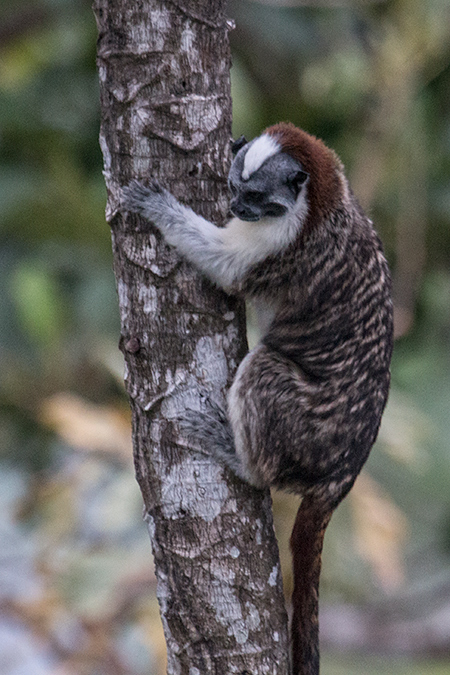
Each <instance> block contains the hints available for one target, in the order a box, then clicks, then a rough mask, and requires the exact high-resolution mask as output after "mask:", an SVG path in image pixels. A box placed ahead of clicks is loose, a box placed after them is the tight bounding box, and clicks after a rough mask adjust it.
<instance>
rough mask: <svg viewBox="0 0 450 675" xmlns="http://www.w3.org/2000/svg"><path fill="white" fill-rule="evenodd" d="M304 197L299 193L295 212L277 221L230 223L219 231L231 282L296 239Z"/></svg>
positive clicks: (304, 211)
mask: <svg viewBox="0 0 450 675" xmlns="http://www.w3.org/2000/svg"><path fill="white" fill-rule="evenodd" d="M305 193H306V191H303V192H302V194H301V195H300V197H299V199H298V201H297V203H296V205H295V208H294V209H292V211H290V212H289V213H287V214H286V215H285V216H282V217H281V218H263V219H262V220H258V221H256V222H247V221H245V220H240V219H239V218H233V219H232V220H230V222H229V223H228V224H227V226H226V227H225V229H224V230H222V241H223V245H224V248H225V250H227V251H228V252H229V253H230V254H231V258H232V260H233V263H232V266H233V268H234V272H235V278H242V277H243V276H244V275H245V272H246V271H247V269H248V268H249V267H251V266H252V265H255V264H257V263H259V262H262V261H263V260H265V259H266V258H268V257H269V256H271V255H276V254H277V253H281V252H282V251H284V250H285V249H286V248H287V247H288V246H289V244H291V243H292V242H293V241H294V240H295V239H296V237H297V236H298V234H299V232H300V230H301V228H302V225H303V223H304V221H305V218H306V214H307V212H308V204H307V201H306V194H305ZM230 271H231V270H230Z"/></svg>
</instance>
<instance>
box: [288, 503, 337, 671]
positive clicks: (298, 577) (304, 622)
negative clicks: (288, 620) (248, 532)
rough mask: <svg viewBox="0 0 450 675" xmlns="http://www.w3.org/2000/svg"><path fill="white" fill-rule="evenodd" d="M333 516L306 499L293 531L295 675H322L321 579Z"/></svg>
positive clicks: (293, 643) (293, 658)
mask: <svg viewBox="0 0 450 675" xmlns="http://www.w3.org/2000/svg"><path fill="white" fill-rule="evenodd" d="M332 512H333V509H332V508H330V507H327V506H326V505H324V504H323V502H320V501H318V500H316V499H314V497H313V496H305V497H304V498H303V501H302V503H301V504H300V507H299V509H298V512H297V517H296V519H295V524H294V529H293V530H292V535H291V551H292V562H293V570H294V591H293V594H292V608H293V614H292V628H291V632H292V675H318V674H319V578H320V569H321V563H322V546H323V538H324V534H325V530H326V527H327V525H328V523H329V521H330V518H331V514H332Z"/></svg>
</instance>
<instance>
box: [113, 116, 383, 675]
mask: <svg viewBox="0 0 450 675" xmlns="http://www.w3.org/2000/svg"><path fill="white" fill-rule="evenodd" d="M233 155H234V159H233V161H232V164H231V168H230V171H229V177H228V186H229V191H230V197H231V199H230V210H231V213H232V215H233V218H232V219H231V220H230V221H229V222H228V224H227V225H226V226H225V227H224V228H219V227H217V226H216V225H214V224H212V223H210V222H208V221H206V220H205V219H203V218H202V217H200V216H198V215H196V214H195V213H194V212H193V211H192V210H191V209H190V208H188V207H186V206H183V205H182V204H180V203H179V202H178V201H177V200H176V199H175V198H174V197H173V196H172V195H171V194H170V193H169V192H168V191H167V190H166V189H164V188H162V187H161V186H159V185H158V184H157V183H156V182H154V181H153V182H151V183H150V184H149V186H148V187H147V186H146V185H143V184H142V183H139V182H137V181H133V182H132V183H131V184H130V185H129V186H128V187H125V188H123V196H122V206H123V208H124V209H125V210H126V211H129V212H136V213H139V214H141V215H142V216H143V217H144V218H146V219H147V220H149V221H151V222H152V223H153V224H154V225H155V226H156V227H157V228H158V229H159V231H160V232H161V233H162V234H163V236H164V238H165V240H166V242H168V243H169V244H170V245H173V246H174V247H175V248H176V250H177V251H178V252H179V253H180V254H181V256H182V257H183V258H185V259H186V260H188V261H189V262H190V263H192V264H193V265H194V266H195V267H197V268H198V270H200V271H201V272H202V273H203V274H204V275H205V276H206V277H208V278H209V279H210V280H211V281H212V282H214V283H215V284H216V285H218V286H219V287H221V288H222V289H224V290H225V291H226V292H227V293H231V294H237V295H240V296H243V297H244V298H246V299H247V300H249V301H250V302H251V303H253V304H254V306H255V309H256V313H257V316H258V321H259V323H260V328H261V339H260V341H259V343H258V344H257V345H256V347H255V348H254V349H252V350H251V351H250V352H249V353H247V355H246V356H245V357H244V359H243V360H242V362H241V363H240V365H239V367H238V370H237V372H236V375H235V377H234V380H233V383H232V385H231V387H230V390H229V392H228V398H227V406H226V409H225V408H223V407H221V406H220V405H219V404H217V403H216V402H213V401H212V400H209V401H208V405H207V407H206V409H205V410H203V411H202V412H197V413H195V414H194V413H192V412H191V414H190V415H187V416H186V419H184V422H183V423H184V427H183V425H182V428H184V429H185V430H187V431H188V432H189V433H193V434H197V436H198V438H199V439H201V440H202V441H203V442H204V444H205V445H206V446H207V447H208V448H209V449H210V450H211V452H212V454H213V455H214V456H215V457H216V458H218V459H219V460H220V461H221V462H224V463H225V465H226V466H228V467H229V468H230V469H231V470H232V471H233V472H234V473H235V474H236V475H237V476H238V477H240V478H241V479H242V480H244V481H247V482H248V483H250V484H251V485H253V486H255V487H257V488H267V487H274V488H278V489H285V490H289V491H291V492H294V493H297V494H298V495H299V496H300V497H301V503H300V506H299V509H298V513H297V516H296V520H295V524H294V527H293V531H292V535H291V551H292V557H293V571H294V590H293V596H292V622H291V636H292V637H291V650H292V651H291V661H292V673H293V675H318V673H319V646H318V589H319V577H320V570H321V555H322V546H323V539H324V534H325V530H326V527H327V525H328V523H329V521H330V518H331V515H332V513H333V512H334V510H335V509H336V507H337V505H338V504H339V503H340V502H341V501H342V500H343V499H344V497H345V496H346V495H347V494H348V492H349V490H350V489H351V487H352V485H353V483H354V481H355V479H356V477H357V476H358V474H359V472H360V470H361V468H362V466H363V465H364V463H365V461H366V459H367V457H368V455H369V452H370V450H371V448H372V446H373V444H374V442H375V440H376V437H377V434H378V429H379V425H380V421H381V416H382V413H383V410H384V407H385V405H386V401H387V397H388V391H389V385H390V361H391V355H392V345H393V317H392V300H391V280H390V273H389V268H388V265H387V262H386V258H385V256H384V253H383V248H382V245H381V242H380V239H379V238H378V235H377V234H376V232H375V229H374V226H373V223H372V221H371V220H370V219H369V218H368V217H367V216H366V215H365V213H364V211H363V210H362V208H361V206H360V205H359V203H358V201H357V199H356V198H355V196H354V195H353V193H352V191H351V188H350V186H349V183H348V180H347V178H346V176H345V173H344V167H343V165H342V163H341V161H340V159H339V158H338V157H337V155H336V154H335V153H334V151H332V150H330V149H329V148H328V147H327V146H326V145H325V144H324V143H323V142H322V141H321V140H320V139H318V138H316V137H314V136H312V135H310V134H308V133H307V132H305V131H303V130H302V129H299V128H297V127H295V126H294V125H293V124H292V123H289V122H282V123H279V124H275V125H274V126H271V127H269V128H267V129H266V130H265V131H264V132H263V133H262V134H261V135H260V136H259V137H257V138H255V139H254V140H252V141H251V142H247V141H246V139H245V138H244V137H241V138H240V139H239V140H238V141H236V142H235V143H234V146H233Z"/></svg>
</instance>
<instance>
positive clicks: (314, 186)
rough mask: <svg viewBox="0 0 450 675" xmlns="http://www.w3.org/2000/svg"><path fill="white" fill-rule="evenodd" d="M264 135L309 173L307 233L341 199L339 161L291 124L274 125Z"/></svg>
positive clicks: (316, 141) (312, 137)
mask: <svg viewBox="0 0 450 675" xmlns="http://www.w3.org/2000/svg"><path fill="white" fill-rule="evenodd" d="M264 133H266V134H268V135H269V136H272V137H273V138H276V140H277V141H278V142H279V143H280V145H281V147H282V149H283V152H286V153H287V154H288V155H290V156H291V157H293V158H294V159H296V160H297V161H298V162H300V163H301V165H302V167H303V169H304V170H305V171H306V172H307V173H309V176H310V178H309V182H308V200H309V207H310V208H309V216H308V223H307V228H308V230H309V229H310V228H312V227H314V226H315V225H318V224H319V223H320V221H321V220H322V219H323V218H324V217H326V216H327V215H328V214H329V213H330V211H332V210H333V209H334V208H335V206H336V205H337V202H338V200H339V198H340V197H341V195H342V183H341V181H340V179H339V175H338V171H337V170H338V169H342V165H341V163H340V160H339V159H338V157H337V156H336V154H335V153H334V152H333V151H332V150H330V149H329V148H327V146H326V145H325V144H324V143H323V142H322V141H321V140H319V139H318V138H316V137H315V136H311V135H310V134H307V133H306V131H303V130H302V129H299V128H298V127H296V126H294V125H293V124H291V123H290V122H280V123H279V124H275V125H274V126H272V127H269V128H268V129H266V130H265V132H264Z"/></svg>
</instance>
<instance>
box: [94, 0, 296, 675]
mask: <svg viewBox="0 0 450 675" xmlns="http://www.w3.org/2000/svg"><path fill="white" fill-rule="evenodd" d="M225 4H226V3H225V1H224V0H195V1H194V0H191V1H190V2H189V3H184V4H181V3H179V2H178V0H177V2H174V1H173V0H172V1H170V2H168V1H167V2H157V1H156V0H141V1H140V2H139V1H137V0H115V1H114V2H113V1H112V0H95V2H94V11H95V14H96V18H97V23H98V28H99V40H98V68H99V76H100V84H101V105H102V128H101V134H100V140H101V147H102V151H103V155H104V167H105V171H104V173H105V179H106V185H107V190H108V204H107V211H106V213H107V220H108V222H109V224H110V226H111V229H112V239H113V251H114V269H115V274H116V281H117V288H118V294H119V303H120V314H121V348H122V351H123V352H124V356H125V382H126V387H127V391H128V394H129V397H130V403H131V407H132V412H133V441H134V459H135V467H136V475H137V480H138V482H139V485H140V488H141V491H142V495H143V498H144V504H145V520H146V521H147V523H148V528H149V531H150V537H151V541H152V546H153V554H154V558H155V570H156V576H157V581H158V585H157V593H158V599H159V603H160V608H161V616H162V621H163V625H164V631H165V636H166V640H167V648H168V673H169V674H170V675H172V674H173V675H175V674H177V675H184V674H185V675H206V674H208V673H217V675H226V674H228V673H239V674H240V675H243V674H244V673H248V674H250V673H251V674H252V675H259V674H265V673H271V674H277V675H278V674H280V675H281V674H282V675H286V674H287V672H288V647H287V631H286V614H285V609H284V602H283V596H282V586H281V574H280V566H279V560H278V549H277V545H276V541H275V537H274V533H273V527H272V514H271V500H270V495H269V493H268V492H261V491H257V490H254V489H252V488H250V487H249V486H248V485H246V484H244V483H242V482H241V481H239V480H237V479H236V478H234V477H233V476H231V475H230V474H229V473H228V472H227V471H226V470H225V469H223V468H222V467H220V466H219V465H217V463H215V462H214V461H212V460H211V459H210V457H209V456H208V455H207V454H206V453H205V452H202V451H201V449H199V448H196V449H194V448H192V447H189V445H188V443H187V442H186V440H185V439H183V438H182V437H181V436H180V435H179V432H178V429H177V425H176V423H175V422H174V420H175V418H177V416H178V415H179V413H180V411H181V410H183V409H184V408H185V407H186V406H189V407H193V408H195V406H196V405H198V399H199V395H200V394H199V392H200V391H201V390H205V389H206V390H208V391H209V392H211V393H212V395H213V396H215V397H216V399H218V400H221V398H223V396H224V393H225V391H226V389H227V387H228V386H229V384H230V381H231V378H232V377H233V375H234V372H235V370H236V367H237V365H238V363H239V361H240V359H241V358H242V356H243V354H244V353H245V349H246V342H245V320H244V310H243V307H242V304H241V303H240V301H237V300H236V299H234V298H230V297H228V296H226V295H225V294H224V293H222V292H219V291H218V290H216V289H214V288H213V287H212V286H211V285H210V284H209V283H208V282H206V281H205V280H202V279H200V278H199V276H198V275H197V273H195V272H194V271H193V270H192V268H190V267H189V266H188V265H186V264H184V263H183V262H182V261H180V259H179V258H178V257H177V255H176V254H175V252H174V251H173V250H171V249H169V247H168V246H166V245H165V244H164V243H163V242H162V241H161V239H160V237H159V235H158V234H157V233H156V231H154V230H153V229H151V227H150V226H149V225H148V224H147V223H145V222H144V221H141V220H139V219H138V217H137V216H129V217H127V219H124V216H123V214H122V213H121V212H120V209H119V194H120V186H121V185H125V184H127V183H128V182H129V181H130V179H132V178H144V179H145V178H147V177H154V178H156V179H158V180H159V181H160V182H161V184H163V185H164V186H167V187H168V188H169V189H170V190H171V191H172V192H173V194H174V195H175V196H176V197H177V198H178V199H180V200H181V201H182V202H184V203H186V204H189V205H190V206H192V207H193V208H194V209H195V210H196V211H197V212H199V213H201V214H202V215H203V216H205V217H206V218H208V219H210V220H215V221H216V222H217V221H223V218H224V215H225V213H226V211H227V194H226V174H227V169H228V165H229V161H230V137H231V101H230V84H229V67H230V56H229V45H228V29H229V27H230V26H229V24H228V23H227V21H226V18H225Z"/></svg>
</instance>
